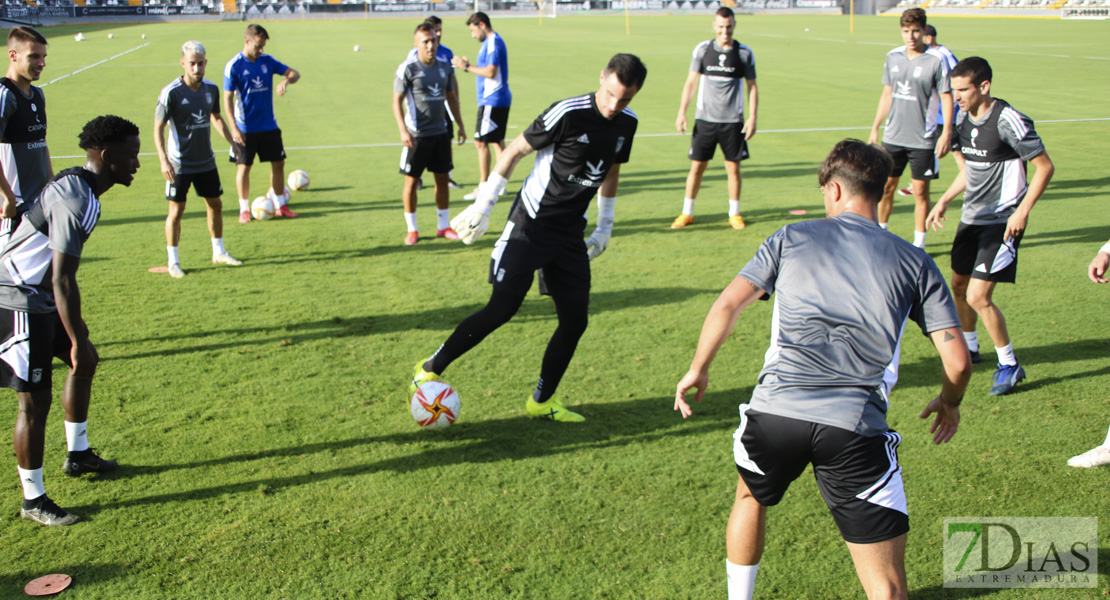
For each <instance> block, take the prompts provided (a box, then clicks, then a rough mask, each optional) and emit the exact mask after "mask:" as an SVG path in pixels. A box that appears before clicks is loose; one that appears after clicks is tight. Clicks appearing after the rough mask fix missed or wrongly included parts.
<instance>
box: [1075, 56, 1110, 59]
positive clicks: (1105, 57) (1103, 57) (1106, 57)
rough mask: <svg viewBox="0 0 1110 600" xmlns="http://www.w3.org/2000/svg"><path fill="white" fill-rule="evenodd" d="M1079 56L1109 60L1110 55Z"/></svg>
mask: <svg viewBox="0 0 1110 600" xmlns="http://www.w3.org/2000/svg"><path fill="white" fill-rule="evenodd" d="M1079 58H1088V59H1090V60H1110V56H1080V57H1079Z"/></svg>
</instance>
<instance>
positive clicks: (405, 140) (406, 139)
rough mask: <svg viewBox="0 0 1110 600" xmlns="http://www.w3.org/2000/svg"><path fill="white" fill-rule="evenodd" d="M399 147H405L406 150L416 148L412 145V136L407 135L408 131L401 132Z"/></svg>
mask: <svg viewBox="0 0 1110 600" xmlns="http://www.w3.org/2000/svg"><path fill="white" fill-rule="evenodd" d="M401 145H402V146H404V147H406V148H415V147H416V146H414V145H413V142H412V134H411V133H409V130H408V129H404V130H402V131H401Z"/></svg>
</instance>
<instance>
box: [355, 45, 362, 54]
mask: <svg viewBox="0 0 1110 600" xmlns="http://www.w3.org/2000/svg"><path fill="white" fill-rule="evenodd" d="M359 50H362V46H359V45H358V44H355V52H358V51H359Z"/></svg>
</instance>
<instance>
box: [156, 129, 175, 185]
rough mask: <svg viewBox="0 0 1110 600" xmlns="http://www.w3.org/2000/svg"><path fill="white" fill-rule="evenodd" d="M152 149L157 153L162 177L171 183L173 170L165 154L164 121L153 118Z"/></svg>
mask: <svg viewBox="0 0 1110 600" xmlns="http://www.w3.org/2000/svg"><path fill="white" fill-rule="evenodd" d="M154 150H155V151H156V152H157V153H158V164H159V166H160V168H161V169H162V177H163V178H164V179H165V180H166V181H168V182H170V183H173V179H174V175H175V173H174V170H173V165H171V164H170V159H169V157H168V156H167V155H166V122H165V121H161V120H158V119H154Z"/></svg>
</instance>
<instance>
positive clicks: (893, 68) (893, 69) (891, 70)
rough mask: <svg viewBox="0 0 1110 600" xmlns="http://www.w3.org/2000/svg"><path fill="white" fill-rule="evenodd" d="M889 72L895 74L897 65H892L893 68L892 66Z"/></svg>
mask: <svg viewBox="0 0 1110 600" xmlns="http://www.w3.org/2000/svg"><path fill="white" fill-rule="evenodd" d="M890 72H891V73H897V72H898V65H894V66H892V67H891V68H890Z"/></svg>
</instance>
